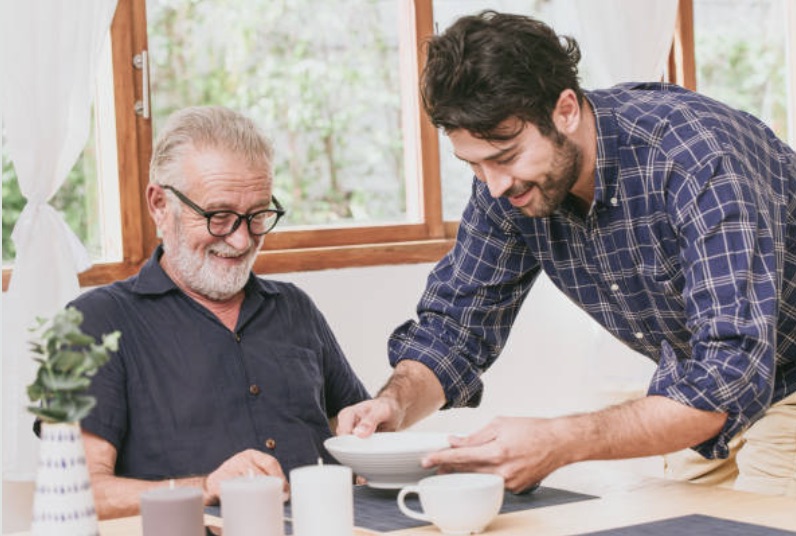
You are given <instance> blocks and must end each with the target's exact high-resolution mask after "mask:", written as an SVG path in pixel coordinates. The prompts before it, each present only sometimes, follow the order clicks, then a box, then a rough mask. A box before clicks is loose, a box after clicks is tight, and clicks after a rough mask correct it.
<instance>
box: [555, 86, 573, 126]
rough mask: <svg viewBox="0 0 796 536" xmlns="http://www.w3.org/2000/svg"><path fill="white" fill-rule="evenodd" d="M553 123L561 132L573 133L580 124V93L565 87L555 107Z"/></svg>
mask: <svg viewBox="0 0 796 536" xmlns="http://www.w3.org/2000/svg"><path fill="white" fill-rule="evenodd" d="M553 124H554V125H555V126H556V128H557V129H558V131H559V132H561V133H562V134H565V135H572V134H574V132H575V131H576V130H577V129H578V125H579V124H580V103H579V102H578V95H577V94H576V93H575V92H574V91H572V90H571V89H565V90H564V91H562V92H561V95H559V96H558V102H556V107H555V108H554V109H553Z"/></svg>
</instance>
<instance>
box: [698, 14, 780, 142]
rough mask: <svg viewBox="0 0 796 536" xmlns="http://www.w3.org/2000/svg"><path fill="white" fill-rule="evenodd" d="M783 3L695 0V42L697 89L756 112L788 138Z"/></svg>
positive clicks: (753, 112)
mask: <svg viewBox="0 0 796 536" xmlns="http://www.w3.org/2000/svg"><path fill="white" fill-rule="evenodd" d="M785 2H786V0H694V41H695V48H696V68H697V89H698V90H699V91H700V92H701V93H704V94H706V95H710V96H711V97H714V98H716V99H718V100H720V101H723V102H726V103H727V104H730V105H732V106H735V107H737V108H741V109H742V110H746V111H747V112H750V113H752V114H754V115H756V116H757V117H759V118H760V119H762V120H763V121H765V122H766V123H767V124H768V125H769V126H771V128H772V129H773V130H774V131H775V132H776V133H777V134H778V135H779V136H780V137H781V138H782V139H784V140H787V139H788V132H787V130H788V107H789V105H788V90H787V86H788V84H787V76H788V71H787V69H788V62H787V61H786V52H785V51H786V41H785V37H786V33H785V32H786V26H787V22H786V21H787V17H786V12H785ZM791 68H793V67H791Z"/></svg>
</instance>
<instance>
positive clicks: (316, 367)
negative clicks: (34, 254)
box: [73, 107, 369, 518]
mask: <svg viewBox="0 0 796 536" xmlns="http://www.w3.org/2000/svg"><path fill="white" fill-rule="evenodd" d="M150 174H151V175H150V184H149V186H148V187H147V191H146V195H147V204H148V207H149V212H150V214H151V216H152V218H153V219H154V221H155V223H156V224H157V228H158V231H159V233H160V236H161V237H162V245H161V246H159V247H158V248H157V250H156V251H155V252H154V254H153V255H152V258H151V259H150V260H149V262H148V263H147V264H146V265H145V266H144V267H143V268H142V269H141V271H140V272H139V273H138V274H137V275H136V276H134V277H132V278H130V279H128V280H126V281H120V282H117V283H113V284H111V285H108V286H106V287H101V288H98V289H95V290H91V291H89V292H87V293H86V294H84V295H83V296H81V297H80V298H78V299H77V300H75V302H74V303H73V305H75V306H76V307H77V308H78V309H80V310H81V311H82V312H83V314H84V316H85V319H84V323H83V329H84V330H85V331H87V332H88V333H91V334H94V335H95V336H99V335H100V334H102V333H107V332H110V331H113V330H117V329H118V330H120V331H121V333H122V337H121V340H120V346H119V351H118V352H117V353H116V354H115V355H114V356H113V357H112V358H111V360H110V361H109V362H108V364H106V365H105V366H104V367H103V368H102V369H101V370H100V371H99V372H98V374H97V375H96V376H95V377H94V379H93V381H92V385H91V393H92V394H93V395H94V396H96V397H97V406H96V407H95V408H94V409H93V410H92V412H91V414H90V415H89V416H88V417H87V418H85V419H84V420H83V421H82V422H81V424H82V428H83V435H84V439H85V446H86V455H87V459H88V466H89V471H90V473H91V478H92V487H93V489H94V495H95V499H96V505H97V509H98V511H99V516H100V517H101V518H108V517H117V516H123V515H130V514H134V513H135V512H137V511H138V505H139V496H140V494H141V492H142V491H144V490H146V489H149V488H152V487H156V486H163V485H164V483H163V481H164V480H166V479H176V481H177V485H194V486H199V487H201V488H202V489H203V490H204V493H205V502H206V503H207V504H214V503H217V502H218V496H219V484H220V482H221V481H222V480H224V479H227V478H231V477H235V476H239V475H247V474H269V475H276V476H279V477H282V478H284V477H285V475H287V474H288V473H289V471H290V469H292V468H293V467H296V466H299V465H307V464H314V463H316V461H317V459H318V457H323V458H325V459H326V460H327V461H329V462H333V461H334V460H333V459H332V458H330V457H329V454H328V453H327V452H326V451H325V450H324V448H323V441H324V439H326V438H327V437H329V436H330V435H331V430H330V425H329V419H330V418H333V417H334V416H335V415H336V414H337V412H338V411H339V410H340V409H341V408H343V407H345V406H347V405H349V404H352V403H356V402H359V401H362V400H364V399H366V398H368V397H369V396H368V393H367V392H366V390H365V388H364V387H363V385H362V383H361V382H360V381H359V379H358V378H357V377H356V375H355V374H354V371H353V370H352V369H351V367H350V366H349V364H348V363H347V361H346V359H345V357H344V355H343V353H342V351H341V349H340V347H339V346H338V344H337V341H336V340H335V337H334V335H333V334H332V331H331V329H330V328H329V326H328V324H327V323H326V321H325V319H324V318H323V316H322V314H321V312H320V311H319V310H318V309H317V308H316V307H315V305H314V304H313V302H312V301H311V300H310V298H309V297H308V296H307V295H306V294H305V293H303V292H302V291H301V290H299V289H298V288H296V287H295V286H294V285H292V284H289V283H280V282H276V281H269V280H264V279H260V278H258V277H255V276H254V274H253V273H252V272H251V268H252V264H253V263H254V259H255V257H256V255H257V252H258V251H259V249H260V246H261V245H262V243H263V237H264V235H265V234H266V233H268V232H269V231H270V230H271V229H273V227H274V226H275V225H276V223H277V221H278V220H279V218H280V216H282V214H284V210H283V209H282V208H281V206H280V205H279V203H278V202H277V201H276V199H274V198H273V197H272V195H271V190H272V149H271V146H270V144H269V142H268V140H267V139H266V138H265V137H264V136H263V134H262V133H261V132H260V131H259V129H258V128H257V127H256V126H255V125H254V123H253V122H252V121H250V120H249V119H247V118H245V117H243V116H242V115H240V114H237V113H235V112H233V111H231V110H227V109H225V108H221V107H197V108H188V109H185V110H182V111H180V112H177V113H175V114H174V115H173V116H172V117H171V118H170V119H169V121H168V123H167V124H166V125H165V127H164V129H163V131H162V132H161V134H160V137H159V140H158V142H157V144H156V146H155V148H154V152H153V156H152V164H151V169H150Z"/></svg>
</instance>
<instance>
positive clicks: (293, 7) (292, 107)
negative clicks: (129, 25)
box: [146, 0, 416, 228]
mask: <svg viewBox="0 0 796 536" xmlns="http://www.w3.org/2000/svg"><path fill="white" fill-rule="evenodd" d="M146 6H147V21H148V22H147V24H148V32H149V49H150V50H149V55H150V69H151V87H152V106H153V119H154V122H153V128H154V130H155V134H157V130H158V127H159V125H160V124H162V122H163V121H164V120H165V118H166V117H167V116H168V114H169V113H171V112H173V111H174V110H176V109H179V108H182V107H184V106H187V105H203V104H217V105H224V106H228V107H231V108H233V109H237V110H239V111H241V112H244V113H246V114H247V115H249V116H250V117H252V118H253V119H254V120H255V121H256V122H257V123H258V124H259V125H261V126H262V127H263V129H264V130H265V131H266V133H267V134H268V136H269V137H270V138H271V139H272V140H273V141H274V145H275V150H276V158H275V162H274V168H275V183H274V194H275V195H276V196H277V197H278V198H279V200H280V201H281V202H282V204H283V205H284V206H285V207H286V208H287V209H288V214H287V217H286V218H284V219H283V220H282V221H280V228H282V227H285V226H291V225H292V226H303V225H329V224H336V225H340V224H343V225H347V224H372V223H375V222H387V221H392V222H402V221H406V220H407V219H415V218H416V215H409V216H408V215H407V208H406V206H407V203H406V190H407V186H406V181H405V179H404V177H405V175H407V174H408V175H412V176H414V171H411V172H410V173H406V171H405V165H404V149H403V148H404V143H403V137H402V136H403V135H402V130H401V127H402V124H401V123H402V121H401V117H402V116H401V80H400V78H401V77H400V73H401V70H400V65H399V42H398V38H399V31H398V29H399V27H398V26H399V19H400V16H399V1H398V0H337V1H331V0H328V1H324V2H318V1H317V0H291V1H290V2H274V1H273V0H247V1H245V2H240V1H234V2H233V1H229V0H223V1H222V0H213V1H197V0H147V4H146ZM404 33H406V32H404Z"/></svg>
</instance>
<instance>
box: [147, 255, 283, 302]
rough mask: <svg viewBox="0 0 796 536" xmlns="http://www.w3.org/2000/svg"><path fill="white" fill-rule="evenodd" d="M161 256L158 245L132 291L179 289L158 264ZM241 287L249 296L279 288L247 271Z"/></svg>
mask: <svg viewBox="0 0 796 536" xmlns="http://www.w3.org/2000/svg"><path fill="white" fill-rule="evenodd" d="M162 256H163V245H158V247H157V248H155V251H153V252H152V256H151V257H150V258H149V260H148V261H147V262H146V264H144V266H143V267H142V268H141V271H139V272H138V276H137V278H136V281H135V283H134V284H133V286H132V291H133V292H135V293H136V294H142V295H158V294H167V293H169V292H171V291H173V290H178V289H179V287H178V286H177V285H176V284H175V283H174V281H172V279H171V278H170V277H169V276H168V275H167V274H166V272H165V270H163V267H162V266H161V265H160V258H161V257H162ZM243 288H244V290H245V292H246V296H250V295H251V294H253V293H259V294H262V295H264V296H267V295H271V296H274V295H277V294H279V289H278V288H277V287H276V285H274V283H273V282H271V281H268V280H266V279H262V278H260V277H257V276H256V275H254V273H253V272H252V273H249V279H248V281H246V285H245V286H244V287H243Z"/></svg>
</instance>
